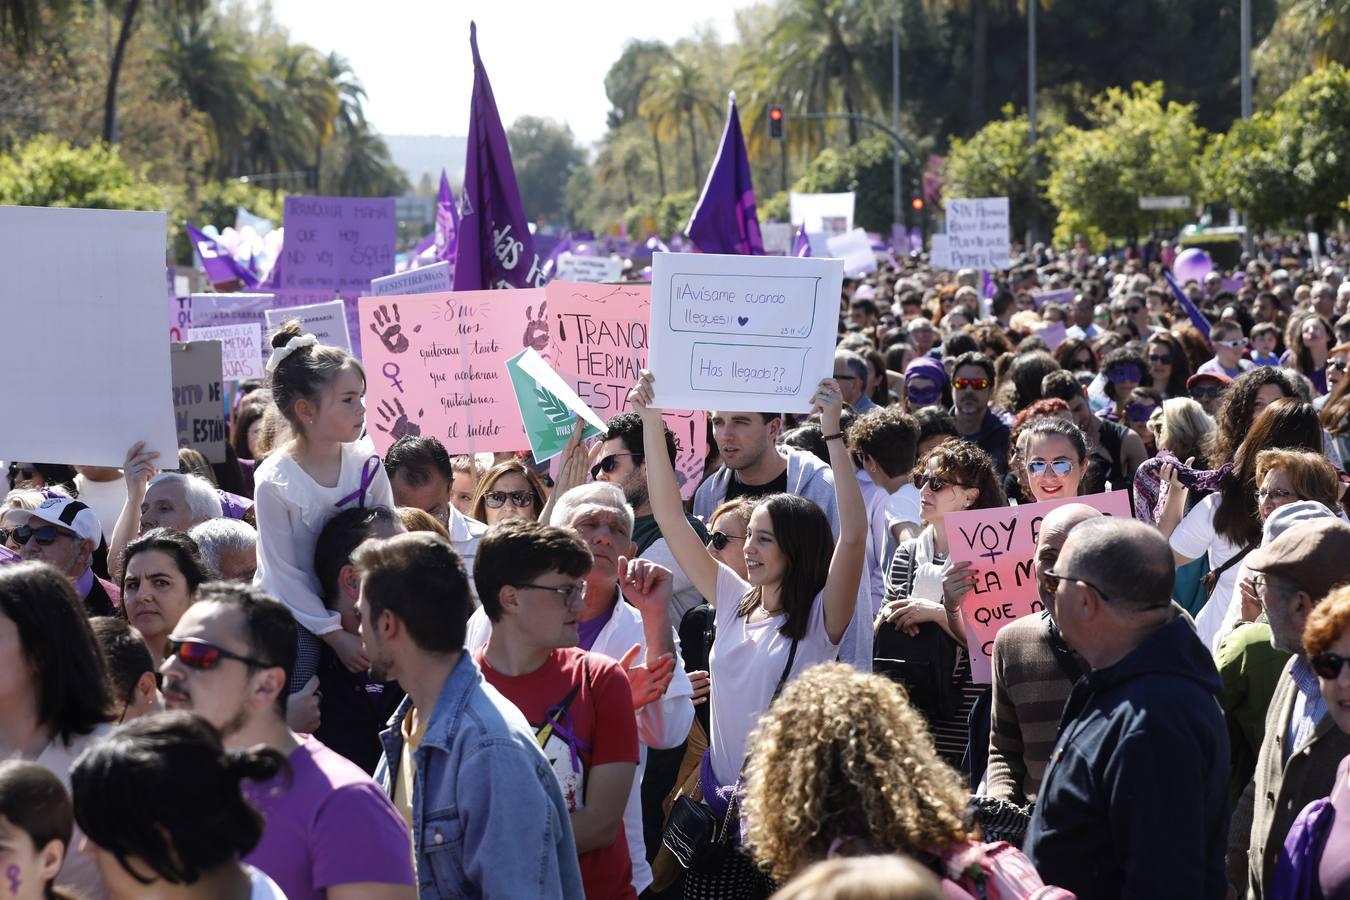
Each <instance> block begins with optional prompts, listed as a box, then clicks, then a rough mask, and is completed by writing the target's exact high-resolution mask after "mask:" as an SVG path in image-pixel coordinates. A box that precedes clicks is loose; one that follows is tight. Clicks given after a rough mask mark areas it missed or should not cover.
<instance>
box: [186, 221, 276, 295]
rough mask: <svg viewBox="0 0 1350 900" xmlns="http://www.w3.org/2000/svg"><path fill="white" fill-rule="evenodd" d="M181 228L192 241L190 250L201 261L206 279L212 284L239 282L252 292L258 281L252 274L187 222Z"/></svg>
mask: <svg viewBox="0 0 1350 900" xmlns="http://www.w3.org/2000/svg"><path fill="white" fill-rule="evenodd" d="M183 227H184V228H186V229H187V233H188V240H190V241H192V249H193V250H195V251H196V253H197V258H198V259H200V260H201V261H202V268H203V269H205V270H206V277H207V278H209V279H211V283H212V284H224V283H226V282H229V281H239V282H242V283H243V285H244V287H245V288H247V289H248V290H253V289H254V288H256V287H257V286H258V279H257V278H256V277H254V275H253V273H252V272H250V271H249V270H248V269H246V268H244V267H243V266H241V265H240V264H239V262H238V261H237V260H236V259H235V258H234V257H233V256H231V255H230V254H229V253H228V252H227V251H226V250H224V249H222V248H221V246H220V245H219V244H217V243H216V242H215V241H213V240H211V238H209V237H207V236H206V235H204V234H202V233H201V232H200V231H199V230H197V229H196V228H194V227H193V226H192V225H189V224H188V223H187V222H184V223H183Z"/></svg>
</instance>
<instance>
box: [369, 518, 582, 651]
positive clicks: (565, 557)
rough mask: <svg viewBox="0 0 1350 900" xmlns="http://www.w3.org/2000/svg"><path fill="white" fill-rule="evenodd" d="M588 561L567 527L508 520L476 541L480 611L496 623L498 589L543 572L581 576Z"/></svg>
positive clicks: (498, 617)
mask: <svg viewBox="0 0 1350 900" xmlns="http://www.w3.org/2000/svg"><path fill="white" fill-rule="evenodd" d="M591 562H592V560H591V549H590V548H589V547H587V546H586V542H585V541H583V540H582V539H581V538H580V537H579V536H578V535H577V533H576V532H575V531H572V530H571V529H570V528H555V527H553V526H551V525H540V524H538V523H537V522H524V521H520V520H516V519H512V520H510V521H507V522H503V523H502V524H500V525H498V526H497V527H496V528H493V529H492V530H491V531H489V532H488V533H487V534H485V535H483V539H482V540H481V541H479V543H478V553H477V555H476V556H475V557H474V561H473V582H474V585H475V586H476V587H477V588H478V601H479V602H480V603H482V604H483V612H484V613H486V614H487V617H488V618H489V619H491V620H492V621H494V622H497V621H500V620H501V617H502V603H501V591H502V588H504V587H509V586H510V585H513V584H521V583H524V582H527V581H534V580H535V579H536V578H538V577H539V576H540V575H543V574H544V573H545V572H560V573H562V574H563V575H566V576H567V577H569V578H581V577H582V576H584V575H586V573H588V572H590V570H591ZM395 612H397V610H395ZM414 639H415V638H414ZM460 643H461V644H462V643H463V639H461V640H460Z"/></svg>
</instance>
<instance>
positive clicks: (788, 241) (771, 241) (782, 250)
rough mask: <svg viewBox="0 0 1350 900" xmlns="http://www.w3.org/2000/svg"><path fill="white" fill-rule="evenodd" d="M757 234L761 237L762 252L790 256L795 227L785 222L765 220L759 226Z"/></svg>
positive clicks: (795, 231)
mask: <svg viewBox="0 0 1350 900" xmlns="http://www.w3.org/2000/svg"><path fill="white" fill-rule="evenodd" d="M759 236H760V237H761V238H763V240H764V252H765V253H767V254H768V255H769V256H791V255H792V243H793V239H794V238H796V237H797V229H796V228H794V227H793V226H791V225H789V224H788V223H787V222H765V223H764V224H763V225H761V226H759Z"/></svg>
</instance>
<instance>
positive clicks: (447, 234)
mask: <svg viewBox="0 0 1350 900" xmlns="http://www.w3.org/2000/svg"><path fill="white" fill-rule="evenodd" d="M458 236H459V208H458V207H457V206H456V205H455V192H454V191H452V190H450V179H449V178H446V177H445V170H444V169H441V191H440V195H439V196H438V197H437V198H436V231H435V235H434V238H435V241H436V261H437V262H443V261H445V260H454V258H455V245H456V243H457V238H458Z"/></svg>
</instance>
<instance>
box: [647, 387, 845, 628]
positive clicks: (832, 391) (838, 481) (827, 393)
mask: <svg viewBox="0 0 1350 900" xmlns="http://www.w3.org/2000/svg"><path fill="white" fill-rule="evenodd" d="M813 402H814V403H815V406H816V408H817V409H819V410H820V429H821V431H822V432H823V433H824V434H825V437H826V441H825V445H826V447H828V448H829V451H830V470H831V471H832V472H833V473H834V499H835V503H836V504H837V505H838V507H839V539H838V540H836V541H835V543H834V556H833V558H831V559H830V574H829V576H828V577H827V578H826V579H825V631H826V633H827V634H828V635H829V636H830V640H831V641H832V642H834V643H838V642H839V641H840V640H842V639H843V637H844V631H845V630H846V629H847V628H848V625H849V623H850V622H852V621H853V614H854V612H855V611H856V610H857V608H858V583H859V582H860V581H861V580H862V570H863V564H864V562H865V561H866V558H867V507H866V505H865V504H864V503H863V495H862V488H860V487H859V486H858V470H857V469H856V468H854V466H853V459H852V458H851V457H850V456H849V453H848V447H847V446H845V444H844V436H843V434H842V433H841V429H840V425H839V418H840V413H841V411H842V409H843V403H844V398H843V395H842V394H841V393H840V392H839V383H838V382H836V381H835V380H834V379H833V378H826V379H825V380H823V381H821V383H820V386H819V387H818V388H817V389H816V396H815V397H814V398H813ZM650 465H651V463H650V462H648V467H649V468H648V471H649V472H650V471H651V469H650ZM705 555H706V554H705ZM681 565H683V563H681ZM705 596H706V595H705Z"/></svg>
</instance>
